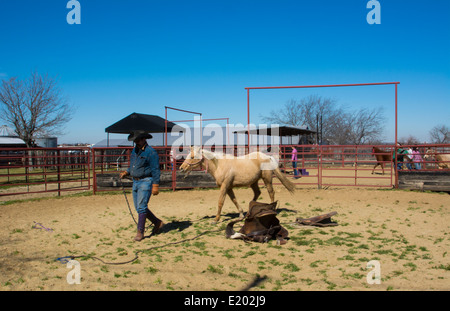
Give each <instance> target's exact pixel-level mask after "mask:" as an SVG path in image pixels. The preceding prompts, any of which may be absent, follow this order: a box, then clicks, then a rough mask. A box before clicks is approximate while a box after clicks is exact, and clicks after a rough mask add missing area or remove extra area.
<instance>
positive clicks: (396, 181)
mask: <svg viewBox="0 0 450 311" xmlns="http://www.w3.org/2000/svg"><path fill="white" fill-rule="evenodd" d="M397 108H398V107H397V84H395V146H394V154H395V161H394V165H395V168H394V169H395V188H398V167H397V126H398V123H397V111H398V109H397Z"/></svg>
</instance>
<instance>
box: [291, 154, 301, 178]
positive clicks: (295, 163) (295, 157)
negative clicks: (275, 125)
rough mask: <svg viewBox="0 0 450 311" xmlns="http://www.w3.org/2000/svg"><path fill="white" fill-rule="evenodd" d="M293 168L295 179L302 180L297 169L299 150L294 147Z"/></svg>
mask: <svg viewBox="0 0 450 311" xmlns="http://www.w3.org/2000/svg"><path fill="white" fill-rule="evenodd" d="M291 161H292V168H293V169H294V178H295V179H298V178H300V177H301V176H300V174H299V173H298V169H297V149H296V148H295V147H294V146H293V147H292V158H291Z"/></svg>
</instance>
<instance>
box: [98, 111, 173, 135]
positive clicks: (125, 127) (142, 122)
mask: <svg viewBox="0 0 450 311" xmlns="http://www.w3.org/2000/svg"><path fill="white" fill-rule="evenodd" d="M165 121H166V120H165V119H164V118H161V117H159V116H155V115H149V114H143V113H136V112H133V113H132V114H130V115H129V116H127V117H125V118H123V119H122V120H120V121H117V122H116V123H114V124H112V125H110V126H108V127H107V128H105V132H106V133H116V134H130V133H131V132H133V131H138V130H142V131H146V132H148V133H164V132H165V129H166V127H165ZM175 125H176V124H175V123H173V122H170V121H167V131H170V130H171V129H172V128H173V127H174V126H175Z"/></svg>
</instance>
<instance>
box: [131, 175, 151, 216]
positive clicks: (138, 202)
mask: <svg viewBox="0 0 450 311" xmlns="http://www.w3.org/2000/svg"><path fill="white" fill-rule="evenodd" d="M152 185H153V178H152V177H146V178H143V179H140V180H133V201H134V207H135V208H136V211H137V212H138V214H145V213H146V212H147V207H148V201H149V200H150V196H151V195H152Z"/></svg>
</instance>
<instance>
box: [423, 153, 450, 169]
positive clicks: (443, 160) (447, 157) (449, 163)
mask: <svg viewBox="0 0 450 311" xmlns="http://www.w3.org/2000/svg"><path fill="white" fill-rule="evenodd" d="M429 158H431V159H434V160H435V161H436V162H437V165H438V167H439V169H444V168H449V167H450V154H439V153H436V150H434V149H431V148H428V149H427V151H426V153H425V155H424V157H423V159H424V160H427V159H429Z"/></svg>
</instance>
